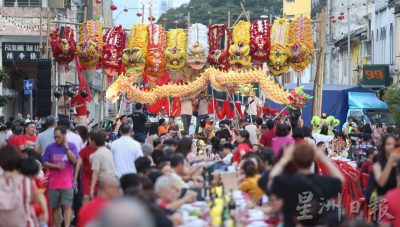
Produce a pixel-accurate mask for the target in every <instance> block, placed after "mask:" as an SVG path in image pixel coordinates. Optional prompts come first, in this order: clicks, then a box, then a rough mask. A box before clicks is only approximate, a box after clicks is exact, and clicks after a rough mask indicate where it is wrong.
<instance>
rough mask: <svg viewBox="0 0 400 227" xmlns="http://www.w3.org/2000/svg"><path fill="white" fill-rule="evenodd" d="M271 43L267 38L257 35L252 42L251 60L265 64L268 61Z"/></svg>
mask: <svg viewBox="0 0 400 227" xmlns="http://www.w3.org/2000/svg"><path fill="white" fill-rule="evenodd" d="M269 51H270V41H269V39H268V38H267V37H265V36H262V35H257V36H255V37H252V38H251V40H250V52H251V58H252V59H253V60H254V61H258V62H265V61H267V60H268V57H269Z"/></svg>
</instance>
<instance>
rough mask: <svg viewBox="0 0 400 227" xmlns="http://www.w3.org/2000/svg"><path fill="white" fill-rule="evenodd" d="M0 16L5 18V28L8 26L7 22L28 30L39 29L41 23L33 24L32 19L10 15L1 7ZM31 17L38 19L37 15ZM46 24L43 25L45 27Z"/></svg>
mask: <svg viewBox="0 0 400 227" xmlns="http://www.w3.org/2000/svg"><path fill="white" fill-rule="evenodd" d="M0 18H1V19H4V23H3V26H2V27H3V30H4V29H5V28H6V23H9V24H11V26H13V27H14V28H17V29H18V30H19V29H23V30H28V31H31V30H32V31H39V28H40V25H32V21H29V22H26V19H27V18H23V19H20V18H16V17H14V16H10V15H9V14H7V13H6V12H5V11H3V10H1V9H0ZM30 19H38V18H36V17H32V18H30ZM45 26H46V24H42V27H45Z"/></svg>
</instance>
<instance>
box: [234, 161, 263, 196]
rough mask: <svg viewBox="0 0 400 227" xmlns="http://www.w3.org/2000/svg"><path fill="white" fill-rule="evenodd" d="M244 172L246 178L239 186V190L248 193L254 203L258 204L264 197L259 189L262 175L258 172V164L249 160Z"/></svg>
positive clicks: (246, 162) (243, 169) (245, 163)
mask: <svg viewBox="0 0 400 227" xmlns="http://www.w3.org/2000/svg"><path fill="white" fill-rule="evenodd" d="M242 171H243V173H244V175H245V178H244V179H243V181H242V182H241V183H240V185H239V189H240V190H241V191H243V192H245V193H247V194H248V195H249V197H250V199H251V200H252V201H253V202H254V203H258V202H259V201H260V199H261V197H262V195H263V192H262V190H261V189H260V188H259V187H258V179H260V177H261V176H260V174H259V173H258V171H257V167H256V164H255V163H254V162H253V161H252V160H250V159H248V160H246V161H245V162H244V163H243V165H242Z"/></svg>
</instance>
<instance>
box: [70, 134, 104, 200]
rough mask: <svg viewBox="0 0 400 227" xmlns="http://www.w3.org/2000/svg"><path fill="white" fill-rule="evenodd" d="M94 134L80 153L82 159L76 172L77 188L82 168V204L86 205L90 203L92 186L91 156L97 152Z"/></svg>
mask: <svg viewBox="0 0 400 227" xmlns="http://www.w3.org/2000/svg"><path fill="white" fill-rule="evenodd" d="M94 135H95V134H94V132H91V133H90V135H89V140H88V142H87V144H86V146H85V147H84V148H82V150H81V151H80V152H79V157H80V159H79V160H78V164H77V170H76V172H75V186H77V185H78V184H77V183H78V182H77V181H78V174H77V173H78V172H79V169H80V168H81V166H82V195H83V199H82V204H85V203H87V202H88V201H89V193H90V184H91V182H92V174H93V171H92V166H91V163H90V156H91V155H92V154H93V153H94V152H95V151H96V150H97V148H96V145H95V144H94ZM97 188H98V187H97V185H96V187H95V195H96V194H97Z"/></svg>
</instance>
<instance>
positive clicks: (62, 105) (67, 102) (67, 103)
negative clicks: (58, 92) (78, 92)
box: [57, 93, 71, 120]
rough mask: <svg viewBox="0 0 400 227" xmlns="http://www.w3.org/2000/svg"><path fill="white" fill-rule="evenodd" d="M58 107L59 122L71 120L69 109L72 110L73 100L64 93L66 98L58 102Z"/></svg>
mask: <svg viewBox="0 0 400 227" xmlns="http://www.w3.org/2000/svg"><path fill="white" fill-rule="evenodd" d="M57 105H58V120H61V119H69V117H68V116H69V109H70V108H71V98H70V97H68V95H67V94H65V93H64V96H63V97H62V98H60V99H59V100H58V102H57Z"/></svg>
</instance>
